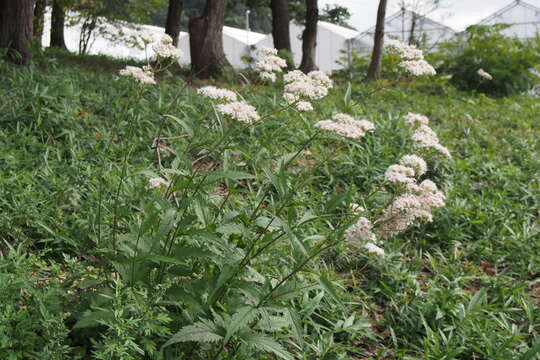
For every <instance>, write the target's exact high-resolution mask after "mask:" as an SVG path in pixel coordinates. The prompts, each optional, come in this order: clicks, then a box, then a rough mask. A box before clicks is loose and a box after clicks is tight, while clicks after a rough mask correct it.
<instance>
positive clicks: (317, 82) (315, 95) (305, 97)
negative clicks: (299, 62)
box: [283, 70, 333, 104]
mask: <svg viewBox="0 0 540 360" xmlns="http://www.w3.org/2000/svg"><path fill="white" fill-rule="evenodd" d="M283 80H284V81H285V87H284V94H283V97H284V98H285V101H287V103H288V104H292V103H294V102H296V101H310V100H319V99H322V98H323V97H325V96H326V95H327V94H328V89H330V88H332V86H333V85H332V80H330V78H329V77H328V75H326V74H325V73H323V72H322V71H312V72H310V73H309V74H307V75H306V74H304V73H303V72H301V71H299V70H293V71H290V72H288V73H287V74H285V75H284V76H283Z"/></svg>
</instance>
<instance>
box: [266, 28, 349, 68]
mask: <svg viewBox="0 0 540 360" xmlns="http://www.w3.org/2000/svg"><path fill="white" fill-rule="evenodd" d="M289 29H290V37H291V51H292V53H293V58H294V63H295V65H296V66H299V65H300V63H301V61H302V33H303V31H304V26H303V25H299V24H297V23H296V22H295V21H291V22H290V25H289ZM356 36H358V31H356V30H351V29H348V28H346V27H343V26H339V25H335V24H331V23H329V22H326V21H318V22H317V48H316V53H315V63H316V64H317V66H318V67H319V70H322V71H336V70H339V69H343V68H344V67H347V63H348V56H349V54H350V51H351V49H350V48H351V39H354V38H355V37H356ZM263 46H264V47H272V48H273V47H274V41H273V37H272V34H268V35H266V37H265V38H264V39H263V40H262V41H260V42H259V43H258V44H257V47H263Z"/></svg>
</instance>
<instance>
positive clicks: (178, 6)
mask: <svg viewBox="0 0 540 360" xmlns="http://www.w3.org/2000/svg"><path fill="white" fill-rule="evenodd" d="M182 8H183V0H169V10H168V11H167V23H166V24H165V33H166V34H168V35H169V36H170V37H172V39H173V45H174V46H177V45H178V37H179V36H180V18H181V17H182Z"/></svg>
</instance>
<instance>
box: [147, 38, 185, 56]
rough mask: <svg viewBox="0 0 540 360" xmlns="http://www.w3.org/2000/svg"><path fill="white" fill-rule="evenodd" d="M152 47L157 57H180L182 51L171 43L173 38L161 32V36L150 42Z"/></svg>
mask: <svg viewBox="0 0 540 360" xmlns="http://www.w3.org/2000/svg"><path fill="white" fill-rule="evenodd" d="M152 49H153V50H154V52H155V53H156V55H157V56H158V57H162V58H172V59H180V58H181V57H182V55H183V54H182V51H181V50H180V49H178V48H177V47H175V46H174V45H173V39H172V38H171V37H170V36H169V35H167V34H161V37H160V38H159V39H158V40H157V41H155V42H154V43H153V44H152Z"/></svg>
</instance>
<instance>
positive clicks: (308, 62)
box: [300, 0, 319, 73]
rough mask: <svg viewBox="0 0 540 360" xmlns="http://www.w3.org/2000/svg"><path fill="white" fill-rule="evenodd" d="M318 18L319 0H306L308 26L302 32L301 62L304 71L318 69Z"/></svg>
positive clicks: (301, 68)
mask: <svg viewBox="0 0 540 360" xmlns="http://www.w3.org/2000/svg"><path fill="white" fill-rule="evenodd" d="M318 20H319V8H318V6H317V0H306V28H305V29H304V32H303V33H302V63H301V64H300V70H302V72H304V73H308V72H310V71H313V70H317V69H318V68H317V64H315V51H316V49H317V21H318Z"/></svg>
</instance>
